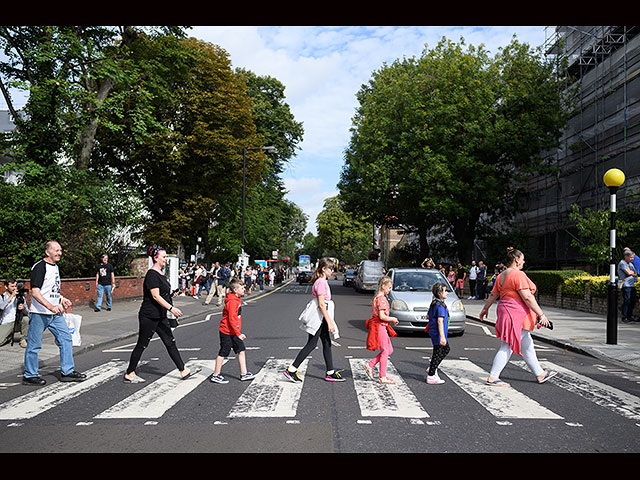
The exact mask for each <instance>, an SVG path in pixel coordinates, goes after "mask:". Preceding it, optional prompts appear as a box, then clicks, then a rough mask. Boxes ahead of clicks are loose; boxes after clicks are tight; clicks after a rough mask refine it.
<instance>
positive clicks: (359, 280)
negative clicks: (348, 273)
mask: <svg viewBox="0 0 640 480" xmlns="http://www.w3.org/2000/svg"><path fill="white" fill-rule="evenodd" d="M382 276H384V262H380V261H377V260H362V261H361V262H360V264H359V265H358V272H357V273H356V276H355V278H354V279H353V287H354V288H355V289H356V291H358V292H363V291H374V290H375V289H376V288H377V287H378V280H380V277H382Z"/></svg>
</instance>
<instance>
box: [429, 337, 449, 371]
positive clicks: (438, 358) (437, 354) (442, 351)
mask: <svg viewBox="0 0 640 480" xmlns="http://www.w3.org/2000/svg"><path fill="white" fill-rule="evenodd" d="M450 351H451V348H450V347H449V343H448V342H447V344H446V345H434V346H433V355H431V364H430V365H429V376H433V375H435V374H436V369H437V368H438V367H439V366H440V362H442V360H444V358H445V357H446V356H447V355H449V352H450Z"/></svg>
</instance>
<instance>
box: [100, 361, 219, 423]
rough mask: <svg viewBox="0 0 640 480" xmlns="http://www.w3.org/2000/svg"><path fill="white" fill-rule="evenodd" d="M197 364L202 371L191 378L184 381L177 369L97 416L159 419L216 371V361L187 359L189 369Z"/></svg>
mask: <svg viewBox="0 0 640 480" xmlns="http://www.w3.org/2000/svg"><path fill="white" fill-rule="evenodd" d="M197 366H199V367H202V371H201V372H198V373H196V374H194V375H193V376H192V378H188V379H186V380H182V379H181V378H180V372H178V369H175V370H173V371H172V372H170V373H168V374H167V375H165V376H163V377H162V378H159V379H158V380H156V381H155V382H152V383H151V384H149V385H148V386H146V387H144V388H142V389H140V390H138V391H136V393H134V394H133V395H130V396H129V397H127V398H125V399H124V400H122V401H121V402H119V403H117V404H115V405H114V406H112V407H111V408H108V409H107V410H105V411H104V412H102V413H100V414H98V415H96V416H95V417H94V418H160V417H161V416H162V415H164V413H165V412H166V411H167V410H169V409H170V408H171V407H173V406H174V405H175V404H176V403H178V401H180V399H182V398H183V397H184V396H186V395H188V394H189V393H190V392H191V391H192V390H193V389H194V388H196V387H197V386H198V385H200V383H202V382H203V381H204V380H206V379H207V377H208V376H209V375H211V373H213V369H214V367H215V360H195V361H192V362H187V367H188V368H189V369H192V368H194V367H197Z"/></svg>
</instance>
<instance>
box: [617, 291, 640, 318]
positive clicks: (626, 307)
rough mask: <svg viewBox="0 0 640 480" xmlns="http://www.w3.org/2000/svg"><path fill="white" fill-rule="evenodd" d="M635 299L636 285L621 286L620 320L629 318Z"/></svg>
mask: <svg viewBox="0 0 640 480" xmlns="http://www.w3.org/2000/svg"><path fill="white" fill-rule="evenodd" d="M636 301H637V298H636V287H635V286H634V287H622V309H621V310H622V320H631V314H632V313H633V307H635V305H636Z"/></svg>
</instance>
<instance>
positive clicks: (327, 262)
mask: <svg viewBox="0 0 640 480" xmlns="http://www.w3.org/2000/svg"><path fill="white" fill-rule="evenodd" d="M324 267H329V268H334V267H335V263H333V260H331V259H330V258H329V257H323V258H321V259H320V260H318V266H317V267H316V269H315V271H314V272H313V275H312V276H311V283H313V282H315V281H316V280H317V279H318V278H320V276H321V275H322V269H323V268H324Z"/></svg>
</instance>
